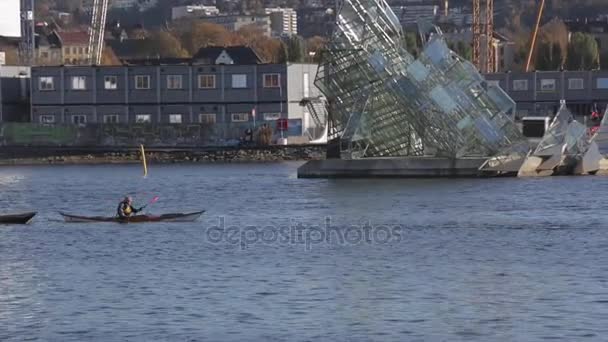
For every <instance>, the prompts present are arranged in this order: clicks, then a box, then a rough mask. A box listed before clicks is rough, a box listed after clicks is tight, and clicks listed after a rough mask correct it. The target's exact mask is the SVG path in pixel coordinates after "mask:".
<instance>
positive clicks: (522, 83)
mask: <svg viewBox="0 0 608 342" xmlns="http://www.w3.org/2000/svg"><path fill="white" fill-rule="evenodd" d="M513 90H515V91H526V90H528V80H514V81H513Z"/></svg>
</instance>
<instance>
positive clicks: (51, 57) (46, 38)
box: [35, 32, 63, 65]
mask: <svg viewBox="0 0 608 342" xmlns="http://www.w3.org/2000/svg"><path fill="white" fill-rule="evenodd" d="M35 53H36V64H37V65H61V64H63V52H62V50H61V41H60V39H59V36H58V35H57V34H56V33H55V32H51V34H49V35H46V34H43V33H37V34H36V52H35Z"/></svg>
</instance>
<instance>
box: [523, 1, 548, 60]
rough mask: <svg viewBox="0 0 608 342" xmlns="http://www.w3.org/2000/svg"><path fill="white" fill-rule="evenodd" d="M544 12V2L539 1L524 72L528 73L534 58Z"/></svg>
mask: <svg viewBox="0 0 608 342" xmlns="http://www.w3.org/2000/svg"><path fill="white" fill-rule="evenodd" d="M544 10H545V0H541V2H540V7H539V9H538V15H537V16H536V25H534V31H532V39H531V40H530V49H529V50H528V60H527V61H526V72H529V71H530V67H531V66H532V57H533V56H534V50H535V49H536V38H537V37H538V30H539V29H540V20H541V18H542V17H543V11H544Z"/></svg>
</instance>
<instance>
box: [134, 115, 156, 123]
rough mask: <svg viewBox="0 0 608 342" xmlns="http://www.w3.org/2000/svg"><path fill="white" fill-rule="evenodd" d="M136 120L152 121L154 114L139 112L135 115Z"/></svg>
mask: <svg viewBox="0 0 608 342" xmlns="http://www.w3.org/2000/svg"><path fill="white" fill-rule="evenodd" d="M135 122H136V123H151V122H152V115H150V114H137V115H135Z"/></svg>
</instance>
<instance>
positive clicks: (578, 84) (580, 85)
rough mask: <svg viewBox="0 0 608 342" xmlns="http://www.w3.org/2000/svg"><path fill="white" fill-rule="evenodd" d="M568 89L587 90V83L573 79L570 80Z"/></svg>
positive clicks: (579, 79)
mask: <svg viewBox="0 0 608 342" xmlns="http://www.w3.org/2000/svg"><path fill="white" fill-rule="evenodd" d="M568 89H570V90H583V89H585V82H584V81H583V79H582V78H571V79H569V80H568Z"/></svg>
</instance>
